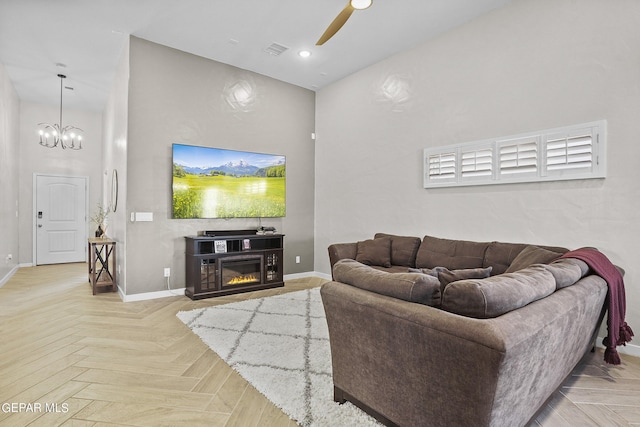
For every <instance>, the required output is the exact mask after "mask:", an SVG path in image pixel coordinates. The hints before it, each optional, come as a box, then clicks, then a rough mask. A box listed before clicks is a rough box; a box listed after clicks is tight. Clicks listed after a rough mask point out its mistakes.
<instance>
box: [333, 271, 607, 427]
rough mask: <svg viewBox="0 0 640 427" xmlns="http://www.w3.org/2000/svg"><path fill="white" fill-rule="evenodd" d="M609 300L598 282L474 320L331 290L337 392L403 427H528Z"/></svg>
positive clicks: (342, 287) (591, 279)
mask: <svg viewBox="0 0 640 427" xmlns="http://www.w3.org/2000/svg"><path fill="white" fill-rule="evenodd" d="M606 293H607V286H606V283H605V282H604V281H603V280H602V279H601V278H599V277H597V276H593V275H591V276H587V277H585V278H583V279H581V280H580V281H579V282H578V283H576V284H575V285H573V286H570V287H568V288H564V289H561V290H559V291H556V292H555V293H554V294H552V295H550V296H548V297H546V298H543V299H542V300H539V301H536V302H534V303H531V304H529V305H527V306H525V307H522V308H520V309H518V310H515V311H513V312H510V313H506V314H504V315H502V316H500V317H498V318H494V319H473V318H468V317H464V316H459V315H456V314H452V313H448V312H445V311H442V310H439V309H437V308H434V307H428V306H423V305H419V304H414V303H410V302H406V301H401V300H398V299H395V298H391V297H388V296H384V295H379V294H375V293H373V292H369V291H366V290H362V289H358V288H355V287H353V286H349V285H346V284H343V283H339V282H329V283H327V284H325V285H323V287H322V290H321V294H322V301H323V304H324V307H325V312H326V316H327V324H328V326H329V337H330V342H331V358H332V366H333V382H334V387H335V388H337V389H339V390H341V391H343V392H345V393H346V394H347V395H349V396H352V397H353V398H355V399H357V400H358V401H359V402H361V403H363V404H364V405H366V406H368V407H369V408H372V409H373V410H375V411H376V412H378V413H379V414H381V415H383V416H384V417H386V418H387V419H389V420H391V421H392V422H394V423H396V424H398V425H423V424H424V423H425V420H428V423H429V425H433V426H450V425H458V426H466V425H468V426H483V425H484V426H488V425H492V426H493V425H524V423H525V422H526V421H528V420H529V418H530V417H531V416H533V415H534V413H535V412H536V410H537V409H538V408H539V407H541V406H542V404H544V402H545V401H546V399H547V398H548V397H549V396H550V395H551V394H552V393H553V392H554V391H555V390H556V388H557V387H558V386H559V385H560V384H561V382H562V381H563V380H564V378H565V377H566V376H567V375H568V374H569V373H570V372H571V370H572V369H573V368H574V367H575V365H576V364H577V363H578V362H579V360H580V359H581V358H582V356H583V355H584V354H585V353H586V352H587V351H588V350H590V349H591V345H592V339H593V335H594V333H597V330H598V326H599V321H600V319H601V318H600V314H601V311H602V307H603V304H604V299H605V296H606ZM568 337H570V339H568ZM445 407H447V408H456V409H455V411H443V410H442V408H445Z"/></svg>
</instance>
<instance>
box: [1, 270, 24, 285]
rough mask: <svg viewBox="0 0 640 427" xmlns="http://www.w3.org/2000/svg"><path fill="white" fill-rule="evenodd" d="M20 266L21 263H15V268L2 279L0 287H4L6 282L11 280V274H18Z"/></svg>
mask: <svg viewBox="0 0 640 427" xmlns="http://www.w3.org/2000/svg"><path fill="white" fill-rule="evenodd" d="M19 268H20V265H19V264H16V265H14V266H13V268H12V269H11V270H10V271H9V272H8V273H7V274H6V275H5V276H4V277H3V278H2V279H0V288H1V287H3V286H4V284H5V283H7V282H8V281H9V279H11V276H13V275H14V274H16V271H18V269H19Z"/></svg>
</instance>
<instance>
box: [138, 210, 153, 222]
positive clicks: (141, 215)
mask: <svg viewBox="0 0 640 427" xmlns="http://www.w3.org/2000/svg"><path fill="white" fill-rule="evenodd" d="M142 221H153V212H136V222H142Z"/></svg>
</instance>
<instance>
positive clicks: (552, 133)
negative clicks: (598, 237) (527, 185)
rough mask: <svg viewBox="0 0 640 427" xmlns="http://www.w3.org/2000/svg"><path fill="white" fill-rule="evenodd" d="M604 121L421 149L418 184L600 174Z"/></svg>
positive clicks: (603, 163)
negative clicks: (421, 179)
mask: <svg viewBox="0 0 640 427" xmlns="http://www.w3.org/2000/svg"><path fill="white" fill-rule="evenodd" d="M606 130H607V122H606V121H605V120H600V121H597V122H591V123H584V124H581V125H575V126H567V127H564V128H556V129H550V130H545V131H539V132H531V133H527V134H521V135H512V136H507V137H503V138H496V139H492V140H485V141H474V142H467V143H463V144H455V145H449V146H446V147H437V148H429V149H425V150H424V168H425V169H424V187H425V188H431V187H452V186H465V185H485V184H504V183H518V182H539V181H555V180H567V179H593V178H604V177H606V151H607V150H606Z"/></svg>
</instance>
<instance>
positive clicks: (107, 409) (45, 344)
mask: <svg viewBox="0 0 640 427" xmlns="http://www.w3.org/2000/svg"><path fill="white" fill-rule="evenodd" d="M322 283H323V281H322V280H321V279H316V278H309V279H297V280H291V281H288V282H287V283H286V285H285V287H284V288H277V289H270V290H264V291H258V292H250V293H245V294H238V295H232V296H225V297H218V298H211V299H206V300H201V301H191V300H190V299H189V298H187V297H184V296H176V297H170V298H164V299H160V300H152V301H140V302H129V303H123V302H122V301H121V300H120V298H119V297H118V295H117V294H116V293H111V292H108V293H100V294H98V295H96V296H93V295H92V294H91V288H90V286H89V284H88V282H87V273H86V264H63V265H52V266H38V267H29V268H21V269H20V270H19V271H18V272H17V273H16V274H15V275H14V276H13V277H12V278H11V279H10V280H9V281H8V282H7V284H5V286H4V287H2V288H0V405H2V406H1V407H0V426H27V425H28V426H47V427H50V426H78V427H80V426H95V427H106V426H190V427H191V426H200V425H202V426H227V427H230V426H278V427H279V426H283V427H295V426H296V425H297V424H296V423H295V422H293V421H291V420H290V419H289V418H288V417H287V416H286V415H284V414H283V413H282V412H281V411H280V410H279V409H278V408H276V407H275V406H274V405H273V404H271V403H270V402H269V401H268V400H267V399H266V398H264V397H263V396H262V395H260V393H258V392H257V391H256V390H255V389H254V388H253V387H252V386H251V385H249V384H248V383H247V382H246V381H244V380H243V379H242V378H241V377H240V376H239V375H237V374H236V373H235V372H234V371H233V370H232V369H231V368H230V367H229V366H228V365H227V364H226V363H224V362H223V361H222V360H221V359H220V358H219V357H218V356H217V355H216V354H215V353H214V352H212V351H211V350H210V349H209V348H208V347H207V346H206V345H204V344H203V343H202V342H201V341H200V339H199V338H198V337H196V336H195V335H194V334H192V333H191V331H190V330H189V329H188V328H187V327H186V326H185V325H184V324H183V323H182V322H180V321H179V320H178V319H177V318H176V316H175V315H176V313H177V312H178V311H181V310H191V309H194V308H200V307H206V306H211V305H218V304H225V303H229V302H233V301H240V300H244V299H248V298H258V297H263V296H269V295H276V294H279V293H283V292H291V291H297V290H301V289H308V288H311V287H316V286H320V285H321V284H322ZM622 357H623V363H624V364H623V365H622V366H619V367H611V366H607V365H605V364H604V363H603V362H602V352H600V351H599V352H597V353H595V354H594V355H593V356H591V357H589V358H587V359H586V360H585V362H584V363H583V364H581V365H580V366H579V367H578V368H576V370H575V372H574V374H575V376H573V377H571V378H570V379H569V380H568V381H567V382H566V383H565V387H564V388H563V389H562V390H561V391H560V392H558V393H556V395H555V396H554V398H553V399H552V401H551V402H550V404H549V405H548V406H547V407H546V408H545V410H544V411H543V412H542V413H541V414H540V416H539V417H538V419H537V420H536V421H535V422H534V423H533V424H532V426H538V425H541V426H551V427H553V426H625V425H634V424H637V425H640V361H639V360H637V359H635V358H633V357H627V356H624V355H623V356H622ZM21 404H22V405H30V406H23V407H21V406H20V405H21Z"/></svg>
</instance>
